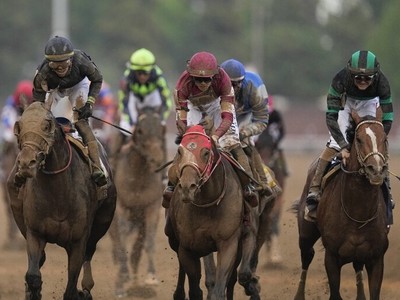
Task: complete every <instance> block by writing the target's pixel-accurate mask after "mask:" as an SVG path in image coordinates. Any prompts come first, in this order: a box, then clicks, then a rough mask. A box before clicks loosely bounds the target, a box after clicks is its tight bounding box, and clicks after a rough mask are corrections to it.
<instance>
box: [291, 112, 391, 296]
mask: <svg viewBox="0 0 400 300" xmlns="http://www.w3.org/2000/svg"><path fill="white" fill-rule="evenodd" d="M379 111H380V110H378V112H379ZM352 117H353V120H354V121H355V125H354V126H355V131H354V133H353V136H352V135H348V138H349V142H350V143H351V144H352V147H351V151H350V158H349V159H348V161H347V164H346V166H344V165H343V164H342V165H341V170H339V171H338V172H337V173H336V174H334V175H333V177H332V178H331V179H329V180H328V182H327V184H326V186H325V187H324V189H323V191H322V194H321V198H320V202H319V205H318V210H317V222H316V223H312V222H308V221H306V220H304V208H305V199H306V197H307V193H308V187H309V184H310V181H311V178H312V172H314V171H315V165H316V164H315V162H314V163H313V165H312V166H311V168H310V170H309V175H308V178H307V182H306V185H305V187H304V190H303V193H302V196H301V199H300V204H299V207H298V212H297V221H298V228H299V246H300V250H301V263H302V269H303V270H302V273H301V278H300V283H299V286H298V290H297V294H296V296H295V299H296V300H300V299H305V295H304V290H305V284H306V278H307V271H308V267H309V265H310V264H311V261H312V259H313V257H314V253H315V252H314V249H313V245H314V244H315V242H316V241H317V240H318V239H319V237H321V239H322V243H323V245H324V248H325V269H326V273H327V275H328V280H329V288H330V298H329V299H331V300H333V299H335V300H336V299H342V298H341V296H340V273H341V268H342V266H343V265H345V264H347V263H352V264H353V267H354V269H355V271H356V280H357V299H358V300H361V299H366V298H365V293H364V288H363V279H362V270H363V267H364V266H365V268H366V270H367V274H368V283H369V295H370V299H379V295H380V290H381V285H382V280H383V269H384V255H385V252H386V250H387V248H388V244H389V242H388V237H387V235H388V227H387V225H388V221H387V212H386V210H387V207H386V203H385V200H384V194H383V189H382V184H383V182H384V179H385V177H386V176H387V172H388V165H387V160H388V155H387V141H386V134H385V132H384V130H383V125H382V123H381V121H380V120H381V119H380V118H379V117H380V115H379V114H377V118H375V117H371V116H366V117H363V118H360V117H359V116H358V115H357V114H356V113H354V112H353V113H352ZM352 137H354V138H352Z"/></svg>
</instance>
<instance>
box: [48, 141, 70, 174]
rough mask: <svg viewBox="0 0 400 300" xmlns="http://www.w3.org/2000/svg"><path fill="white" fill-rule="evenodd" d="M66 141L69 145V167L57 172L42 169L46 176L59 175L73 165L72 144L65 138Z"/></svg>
mask: <svg viewBox="0 0 400 300" xmlns="http://www.w3.org/2000/svg"><path fill="white" fill-rule="evenodd" d="M65 141H66V142H67V145H68V162H67V165H66V166H65V167H63V168H61V169H59V170H56V171H46V170H45V169H41V171H42V172H43V173H44V174H47V175H55V174H59V173H62V172H64V171H65V170H67V169H68V168H69V166H70V165H71V162H72V149H71V143H70V142H69V141H68V139H67V137H66V136H65Z"/></svg>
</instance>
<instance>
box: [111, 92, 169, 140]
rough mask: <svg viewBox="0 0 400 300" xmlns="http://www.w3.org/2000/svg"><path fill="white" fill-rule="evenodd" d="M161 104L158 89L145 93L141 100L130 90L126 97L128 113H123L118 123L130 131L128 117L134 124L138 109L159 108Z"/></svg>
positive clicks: (130, 126)
mask: <svg viewBox="0 0 400 300" xmlns="http://www.w3.org/2000/svg"><path fill="white" fill-rule="evenodd" d="M161 106H162V98H161V95H160V92H159V91H158V90H154V91H153V92H151V93H150V94H148V95H146V96H145V97H144V99H143V101H142V100H141V99H139V98H138V97H136V96H135V95H134V94H133V93H132V92H130V93H129V97H128V112H129V115H127V114H126V113H124V114H123V115H122V117H121V121H120V124H119V125H120V126H121V127H122V128H124V129H126V130H129V131H131V130H132V125H131V124H130V119H132V122H133V125H134V124H136V123H137V119H138V115H139V111H140V110H142V109H143V108H145V107H155V108H161ZM124 134H125V133H124Z"/></svg>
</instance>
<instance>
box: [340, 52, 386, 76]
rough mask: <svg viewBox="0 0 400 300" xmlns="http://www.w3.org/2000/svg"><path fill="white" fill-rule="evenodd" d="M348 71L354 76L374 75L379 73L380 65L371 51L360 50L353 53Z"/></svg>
mask: <svg viewBox="0 0 400 300" xmlns="http://www.w3.org/2000/svg"><path fill="white" fill-rule="evenodd" d="M347 69H348V70H349V71H350V73H351V74H352V75H361V74H362V75H373V74H375V73H376V72H378V71H379V63H378V60H377V59H376V56H375V54H373V53H372V52H371V51H367V50H360V51H357V52H354V53H353V55H352V56H351V58H350V60H349V62H348V63H347Z"/></svg>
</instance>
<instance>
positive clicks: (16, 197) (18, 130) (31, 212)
mask: <svg viewBox="0 0 400 300" xmlns="http://www.w3.org/2000/svg"><path fill="white" fill-rule="evenodd" d="M51 99H52V96H51V95H50V97H49V101H47V102H46V103H41V102H34V103H33V104H31V105H30V106H29V107H28V108H26V110H25V111H24V113H23V114H22V116H21V119H20V120H19V121H18V122H16V124H15V128H14V131H15V134H16V136H17V139H18V145H19V148H20V152H19V154H18V157H17V160H16V163H15V167H14V170H13V171H12V172H11V174H10V176H9V179H8V184H7V187H8V192H9V195H10V200H11V208H12V211H13V214H14V217H15V220H16V222H17V225H18V227H19V229H20V231H21V233H22V235H23V236H24V237H25V238H26V245H27V253H28V270H27V272H26V275H25V281H26V299H41V289H42V278H41V273H40V268H41V267H42V266H43V264H44V262H45V260H46V254H45V246H46V244H47V243H53V244H57V245H59V246H60V247H63V248H64V249H65V250H66V252H67V254H68V281H67V286H66V289H65V292H64V297H63V299H65V300H66V299H71V300H72V299H73V300H75V299H92V297H91V295H90V291H91V289H92V288H93V286H94V281H93V276H92V272H91V260H92V257H93V255H94V253H95V250H96V244H97V242H98V241H99V240H100V239H101V238H102V237H103V236H104V234H105V233H106V232H107V230H108V228H109V226H110V224H111V221H112V219H113V215H114V210H115V205H116V189H115V186H114V184H113V182H112V178H111V177H109V180H108V184H107V185H106V189H103V190H102V193H100V191H98V188H97V187H96V184H95V183H94V181H93V180H92V179H91V167H90V163H89V161H88V160H87V159H86V157H85V158H84V155H83V154H82V153H81V152H80V151H78V150H76V148H75V147H73V146H71V144H70V142H69V141H68V139H67V138H66V134H65V133H64V131H63V129H62V128H61V126H60V125H59V124H58V123H57V121H56V119H55V118H54V116H53V114H52V113H51V112H50V107H51ZM103 154H104V153H103ZM103 158H104V155H103ZM103 162H104V163H105V164H106V168H107V170H108V172H109V174H111V173H110V168H109V167H108V165H107V161H106V160H104V159H103ZM16 173H17V178H18V180H17V181H16V182H14V180H15V179H16V177H15V175H16ZM24 181H25V182H24ZM17 183H18V185H17ZM18 186H20V187H18ZM98 192H99V193H98ZM82 268H83V277H82V291H78V289H77V281H78V278H79V274H80V272H81V269H82Z"/></svg>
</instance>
